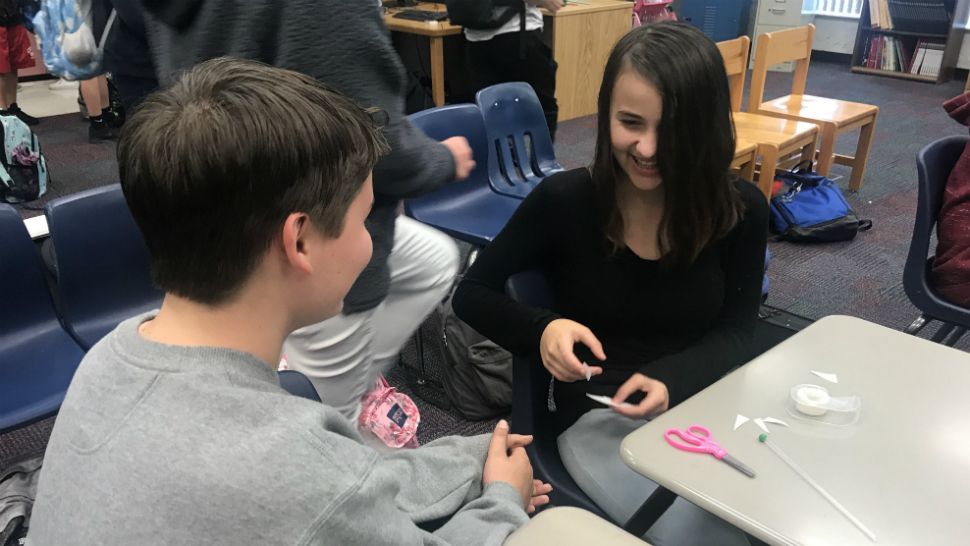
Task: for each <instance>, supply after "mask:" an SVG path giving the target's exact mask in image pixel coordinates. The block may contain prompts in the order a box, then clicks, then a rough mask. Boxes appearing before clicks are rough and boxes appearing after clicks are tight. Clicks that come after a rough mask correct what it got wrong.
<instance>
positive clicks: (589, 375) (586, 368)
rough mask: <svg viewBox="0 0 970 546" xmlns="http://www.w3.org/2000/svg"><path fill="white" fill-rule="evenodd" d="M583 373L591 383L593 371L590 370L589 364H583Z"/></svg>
mask: <svg viewBox="0 0 970 546" xmlns="http://www.w3.org/2000/svg"><path fill="white" fill-rule="evenodd" d="M583 371H584V372H586V381H589V380H590V378H591V377H593V370H592V369H590V367H589V364H587V363H585V362H583Z"/></svg>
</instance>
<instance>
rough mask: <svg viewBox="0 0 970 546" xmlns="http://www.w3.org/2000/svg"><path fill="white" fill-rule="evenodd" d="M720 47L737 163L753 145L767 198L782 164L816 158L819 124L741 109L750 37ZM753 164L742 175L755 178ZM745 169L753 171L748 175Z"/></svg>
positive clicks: (726, 42) (760, 186)
mask: <svg viewBox="0 0 970 546" xmlns="http://www.w3.org/2000/svg"><path fill="white" fill-rule="evenodd" d="M717 47H718V49H719V50H720V51H721V56H722V57H723V58H724V69H725V71H726V72H727V75H728V83H729V85H730V86H731V110H732V111H733V116H734V130H735V133H736V134H737V145H736V147H735V164H737V163H738V161H739V154H741V151H742V149H743V146H745V145H751V144H754V145H755V146H756V149H757V155H759V156H761V169H760V171H761V172H760V173H759V174H758V180H757V183H758V187H759V188H760V189H761V191H762V192H763V193H764V194H765V197H766V198H769V199H770V198H771V184H772V182H773V181H774V173H775V169H777V168H778V166H779V164H782V165H785V164H793V163H797V162H799V161H802V160H805V159H808V160H811V159H813V158H814V157H815V142H816V139H817V137H818V127H817V126H816V125H814V124H811V123H804V122H799V121H787V120H782V119H779V118H774V117H771V116H765V115H761V114H752V113H748V112H742V111H741V97H742V95H743V94H744V78H745V76H746V75H747V70H748V53H749V51H750V49H751V39H750V38H748V37H747V36H741V37H740V38H735V39H734V40H726V41H723V42H718V44H717ZM792 156H796V159H794V160H788V161H785V160H787V159H788V158H790V157H792ZM754 167H755V165H754V163H753V162H752V163H751V165H750V168H749V169H748V170H747V171H745V170H742V173H741V174H742V176H744V177H745V178H747V179H748V180H752V181H754V176H753V175H754ZM745 172H748V173H750V174H748V175H745Z"/></svg>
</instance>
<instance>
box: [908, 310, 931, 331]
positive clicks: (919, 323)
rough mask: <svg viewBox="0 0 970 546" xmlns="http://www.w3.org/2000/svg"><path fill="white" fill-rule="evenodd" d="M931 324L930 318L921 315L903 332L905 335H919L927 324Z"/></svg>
mask: <svg viewBox="0 0 970 546" xmlns="http://www.w3.org/2000/svg"><path fill="white" fill-rule="evenodd" d="M931 322H933V319H932V318H931V317H927V316H926V315H923V314H921V315H920V316H918V317H916V320H914V321H913V322H912V323H911V324H910V325H909V326H907V327H906V329H905V330H903V331H904V332H906V333H907V334H911V335H914V336H915V335H916V334H918V333H919V331H920V330H922V329H923V328H924V327H925V326H926V325H927V324H929V323H931Z"/></svg>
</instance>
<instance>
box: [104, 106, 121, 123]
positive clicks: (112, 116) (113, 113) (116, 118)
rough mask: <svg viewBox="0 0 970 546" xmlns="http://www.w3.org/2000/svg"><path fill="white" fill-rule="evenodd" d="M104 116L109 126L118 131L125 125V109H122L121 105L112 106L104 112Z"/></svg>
mask: <svg viewBox="0 0 970 546" xmlns="http://www.w3.org/2000/svg"><path fill="white" fill-rule="evenodd" d="M102 116H103V117H104V120H105V121H107V122H108V125H110V126H111V127H113V128H115V129H118V128H120V127H121V126H122V125H124V124H125V109H124V108H122V106H121V105H120V104H118V105H115V104H112V105H111V106H110V107H108V108H106V109H105V110H103V111H102Z"/></svg>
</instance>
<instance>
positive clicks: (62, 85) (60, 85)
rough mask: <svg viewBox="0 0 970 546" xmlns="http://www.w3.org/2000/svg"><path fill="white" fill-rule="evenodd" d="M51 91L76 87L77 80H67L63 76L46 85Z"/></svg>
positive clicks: (68, 89)
mask: <svg viewBox="0 0 970 546" xmlns="http://www.w3.org/2000/svg"><path fill="white" fill-rule="evenodd" d="M47 88H48V89H50V90H51V91H73V90H75V89H77V88H78V84H77V82H71V81H67V80H65V79H64V78H61V79H59V80H57V81H56V82H54V83H52V84H49V85H48V86H47Z"/></svg>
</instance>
